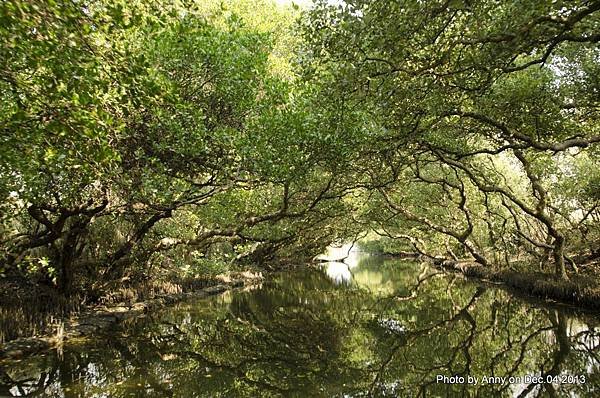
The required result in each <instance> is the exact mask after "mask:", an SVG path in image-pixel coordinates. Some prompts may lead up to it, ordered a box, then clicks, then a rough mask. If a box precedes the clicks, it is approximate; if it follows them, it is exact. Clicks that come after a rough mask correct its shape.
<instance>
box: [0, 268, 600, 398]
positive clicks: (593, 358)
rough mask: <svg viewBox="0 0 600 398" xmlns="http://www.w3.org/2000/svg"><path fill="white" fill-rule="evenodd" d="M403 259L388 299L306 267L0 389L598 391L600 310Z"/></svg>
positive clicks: (81, 351)
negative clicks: (560, 305) (551, 304)
mask: <svg viewBox="0 0 600 398" xmlns="http://www.w3.org/2000/svg"><path fill="white" fill-rule="evenodd" d="M397 270H398V271H400V272H402V275H401V276H394V275H393V273H394V268H393V267H388V268H387V269H386V271H385V272H387V273H388V274H387V275H386V276H385V278H383V277H382V280H383V279H389V280H393V281H399V280H400V281H402V282H401V283H400V284H401V286H397V289H396V291H395V292H394V294H389V295H386V296H378V295H376V294H374V293H373V291H372V290H371V289H369V288H368V287H364V286H363V287H361V286H360V285H353V286H336V285H335V284H334V283H333V282H331V281H330V280H328V279H327V278H326V277H324V275H323V274H321V273H318V272H307V273H306V274H302V275H293V276H289V275H281V276H279V277H278V278H277V279H276V280H275V281H273V282H271V283H268V284H266V285H265V286H264V287H263V289H260V290H256V291H251V292H245V293H239V294H233V295H232V296H231V297H230V299H228V300H227V301H221V302H219V300H218V299H215V300H213V301H210V302H202V303H201V304H195V305H189V306H187V307H186V306H182V307H180V308H178V309H176V310H172V311H167V312H165V313H164V314H161V315H159V316H157V318H156V319H154V320H152V321H149V322H148V321H145V322H142V323H139V324H133V325H131V326H130V327H125V328H124V329H123V331H122V332H121V335H119V336H118V337H115V338H112V339H109V340H102V343H101V344H99V345H98V346H93V345H92V346H90V345H87V346H82V347H79V348H78V347H70V348H68V349H67V350H65V353H64V357H63V359H62V360H59V359H58V358H57V357H53V356H49V357H46V358H37V359H35V360H33V359H32V360H31V361H34V362H35V364H33V363H32V362H30V364H29V365H27V364H25V365H21V369H23V368H27V369H29V373H27V372H25V373H23V372H21V373H18V372H16V371H15V369H17V368H19V367H12V368H11V367H6V368H5V371H6V372H5V374H6V376H7V377H9V378H10V379H11V380H8V381H7V379H6V378H5V377H0V380H4V381H2V383H3V386H2V388H3V390H0V395H1V394H5V395H9V394H8V393H7V392H10V394H13V395H23V394H24V393H26V392H29V394H35V392H36V391H38V393H39V391H45V394H46V395H48V396H57V397H58V396H65V397H69V396H73V397H75V396H77V397H79V396H93V395H94V394H96V393H97V394H100V393H108V394H109V395H110V396H116V397H118V396H131V395H130V394H132V393H133V394H137V395H138V396H146V395H151V396H211V397H212V396H217V397H218V396H327V397H329V396H342V395H343V394H347V395H349V396H515V395H516V396H519V395H520V396H549V397H552V396H567V395H578V396H582V397H592V396H595V390H597V389H598V387H600V380H599V374H600V372H599V368H600V361H599V353H598V350H599V349H600V348H599V346H600V335H599V332H598V331H597V328H596V326H597V325H596V324H595V320H593V319H588V320H586V318H581V317H579V318H577V317H574V316H572V314H569V313H568V312H565V311H563V310H558V309H548V308H540V307H535V306H531V305H527V304H524V303H523V302H522V301H520V300H518V299H516V298H514V297H513V296H511V295H509V294H507V293H505V292H503V291H501V290H496V289H486V288H482V287H477V286H474V285H472V284H469V283H465V282H464V281H462V280H453V279H452V278H448V277H447V276H438V275H433V274H431V273H429V272H422V271H423V269H420V268H418V267H412V268H407V267H406V266H403V267H399V268H397ZM356 271H357V270H354V272H355V273H356ZM394 283H396V282H394ZM413 292H417V294H413ZM586 322H588V323H589V324H588V323H586ZM36 361H37V362H36ZM32 369H36V371H32ZM438 374H440V375H447V376H451V375H462V376H465V377H467V376H469V375H471V376H476V377H478V378H481V377H482V376H484V375H485V376H506V377H509V376H524V375H542V376H545V375H560V374H563V375H564V374H570V375H581V374H585V375H586V378H587V380H586V383H585V384H560V385H559V384H541V385H537V384H520V385H515V384H509V383H504V384H499V385H492V384H488V385H483V384H481V383H479V384H478V385H476V386H474V385H466V384H439V383H436V376H437V375H438ZM0 376H2V374H1V373H0ZM11 383H12V384H11ZM18 383H21V389H20V390H19V388H18V387H17V384H18ZM67 388H68V390H67Z"/></svg>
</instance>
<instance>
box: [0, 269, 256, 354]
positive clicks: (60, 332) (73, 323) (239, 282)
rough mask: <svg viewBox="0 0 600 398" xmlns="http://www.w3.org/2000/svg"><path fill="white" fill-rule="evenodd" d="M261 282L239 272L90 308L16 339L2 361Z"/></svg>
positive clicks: (0, 347)
mask: <svg viewBox="0 0 600 398" xmlns="http://www.w3.org/2000/svg"><path fill="white" fill-rule="evenodd" d="M262 280H263V277H262V274H253V273H251V272H236V273H232V274H229V275H222V276H219V277H218V278H215V281H218V283H217V284H215V285H212V286H205V287H203V288H200V289H197V290H192V291H187V292H176V293H170V294H158V295H155V296H154V297H152V298H149V299H147V300H142V301H136V302H120V303H116V304H113V305H95V306H90V307H87V308H84V309H83V310H81V311H79V312H77V313H76V314H74V315H73V316H71V317H70V318H69V319H65V320H63V322H60V323H59V324H58V326H57V328H56V330H55V331H54V332H53V333H47V334H42V335H39V336H33V337H23V338H17V339H14V340H10V341H7V342H5V343H3V344H0V361H3V360H6V359H21V358H23V357H26V356H29V355H33V354H36V353H39V352H41V351H45V350H48V349H51V348H55V347H60V346H61V345H62V344H63V343H64V342H66V341H68V340H71V339H74V338H81V337H85V336H89V335H92V334H95V333H98V332H102V331H105V330H108V329H110V328H111V327H112V326H114V325H115V324H117V323H119V322H122V321H124V320H126V319H131V318H135V317H138V316H140V315H142V314H146V313H148V312H151V311H154V310H156V309H159V308H162V307H164V306H166V305H170V304H174V303H177V302H179V301H183V300H187V299H191V298H203V297H208V296H212V295H216V294H220V293H223V292H225V291H227V290H230V289H234V288H240V287H243V286H249V285H252V284H256V283H260V282H261V281H262Z"/></svg>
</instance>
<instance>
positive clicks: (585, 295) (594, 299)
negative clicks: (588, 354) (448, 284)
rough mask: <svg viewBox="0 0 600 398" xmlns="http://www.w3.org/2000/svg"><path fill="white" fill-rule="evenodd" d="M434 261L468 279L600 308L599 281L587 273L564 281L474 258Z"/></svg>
mask: <svg viewBox="0 0 600 398" xmlns="http://www.w3.org/2000/svg"><path fill="white" fill-rule="evenodd" d="M433 264H434V265H435V266H436V267H438V268H440V269H443V270H446V271H451V272H456V273H459V274H462V275H464V276H466V277H468V278H474V279H479V280H482V281H486V282H493V283H496V284H501V285H504V286H506V287H507V288H509V289H511V290H514V291H516V292H518V293H519V294H525V295H529V296H532V297H534V298H538V299H542V300H546V301H553V302H559V303H563V304H568V305H574V306H577V307H579V308H582V309H587V310H592V311H600V284H599V283H598V281H597V280H596V279H595V278H592V277H590V276H587V275H570V279H568V280H561V279H557V278H556V277H555V276H554V275H552V274H546V273H541V272H517V271H512V270H494V269H490V268H488V267H484V266H482V265H480V264H477V263H475V262H472V261H449V260H444V261H434V262H433Z"/></svg>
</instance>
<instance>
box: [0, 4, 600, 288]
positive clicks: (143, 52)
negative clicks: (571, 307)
mask: <svg viewBox="0 0 600 398" xmlns="http://www.w3.org/2000/svg"><path fill="white" fill-rule="evenodd" d="M599 9H600V2H598V1H588V2H583V3H572V2H561V1H555V2H549V1H522V2H511V3H506V4H504V3H503V4H498V3H496V2H491V1H485V2H477V3H476V4H472V2H468V1H441V0H440V1H428V2H403V1H401V2H382V1H374V0H359V1H347V2H345V3H341V5H340V4H338V3H336V4H331V3H329V2H321V3H318V4H316V5H315V6H314V8H312V9H311V10H310V11H307V12H305V13H303V14H301V13H300V12H299V11H298V10H297V9H294V8H289V9H287V8H280V7H277V6H275V5H274V4H271V3H269V2H268V1H267V0H244V1H236V2H194V1H187V2H182V3H179V2H169V1H167V0H165V1H161V2H151V4H150V5H149V4H147V3H146V2H141V1H133V2H131V1H130V2H125V1H103V0H93V1H84V2H52V1H20V0H11V1H8V2H2V4H0V20H1V22H2V23H1V24H0V41H1V44H2V45H1V46H0V130H1V131H2V134H1V135H0V154H1V157H0V198H1V201H0V234H1V236H0V242H1V252H0V256H1V257H0V261H1V262H0V272H1V273H2V274H3V275H8V276H10V275H20V276H26V277H27V278H31V279H34V280H36V281H38V282H42V283H46V284H49V285H52V286H56V287H57V288H59V289H60V290H62V291H63V292H66V293H68V292H71V291H72V290H73V289H75V288H81V287H85V286H87V285H89V284H91V283H94V284H95V285H101V284H102V283H104V282H106V281H110V280H115V279H119V278H122V277H124V276H129V277H133V276H135V277H140V278H143V277H147V276H152V275H157V274H159V273H165V272H176V273H182V272H187V273H191V274H198V273H203V272H208V271H210V270H211V269H212V268H211V264H215V263H228V264H232V263H234V262H241V261H252V262H263V263H265V262H267V261H269V260H271V259H274V258H279V259H281V258H296V259H298V258H310V257H312V256H314V255H315V254H318V253H319V252H321V251H322V250H323V249H324V248H325V247H326V246H327V245H329V244H330V243H332V242H336V241H343V240H348V239H355V238H356V237H357V236H358V235H359V234H360V233H361V232H362V231H368V230H373V231H375V232H376V233H378V234H380V235H384V236H386V237H387V238H388V239H391V240H392V241H394V242H399V246H401V247H402V246H406V245H404V242H406V243H408V244H409V246H410V247H412V249H414V250H416V251H418V252H419V253H421V254H423V255H426V256H430V257H434V258H438V259H439V258H454V259H458V258H462V257H469V258H472V259H474V260H475V261H477V262H479V263H481V264H483V265H486V266H490V267H492V266H495V267H500V266H507V267H514V266H517V265H519V266H521V267H525V268H527V269H532V268H535V269H537V267H542V268H544V267H546V266H547V265H548V264H554V272H555V273H556V274H557V275H558V276H560V277H563V278H564V277H567V270H568V267H569V266H570V267H571V269H572V270H573V271H576V270H577V269H578V265H579V266H580V265H581V264H587V263H589V262H590V261H595V260H597V258H598V257H599V256H600V245H599V244H600V229H599V223H600V210H599V204H600V172H599V171H598V170H600V168H599V167H598V166H599V165H598V156H597V155H598V142H600V132H599V131H598V129H599V128H600V127H599V126H600V125H599V124H598V112H599V108H598V104H599V102H598V101H599V99H600V97H599V93H600V91H599V90H600V81H599V80H598V76H600V67H599V65H600V63H599V61H600V52H599V49H598V46H597V44H598V41H599V40H600V36H599V35H598V33H597V32H598V31H599V28H600V18H599V15H600V14H598V10H599ZM297 17H301V18H300V19H301V23H299V24H296V23H295V22H294V21H295V20H296V19H297Z"/></svg>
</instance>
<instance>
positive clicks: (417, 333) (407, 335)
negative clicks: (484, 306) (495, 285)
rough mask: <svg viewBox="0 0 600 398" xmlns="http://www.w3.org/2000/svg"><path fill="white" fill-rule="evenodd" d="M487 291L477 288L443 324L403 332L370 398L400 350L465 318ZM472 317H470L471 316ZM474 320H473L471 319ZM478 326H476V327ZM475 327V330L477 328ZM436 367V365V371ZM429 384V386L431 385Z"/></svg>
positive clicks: (373, 386)
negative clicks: (461, 306)
mask: <svg viewBox="0 0 600 398" xmlns="http://www.w3.org/2000/svg"><path fill="white" fill-rule="evenodd" d="M484 291H485V290H484V289H483V288H477V291H476V292H475V294H474V295H473V297H471V300H469V302H468V303H467V304H466V305H465V306H464V307H463V308H461V309H460V310H459V311H458V312H457V313H456V314H454V315H453V316H452V317H451V318H449V319H445V320H442V321H441V322H438V323H436V324H434V325H432V326H430V327H427V328H423V329H418V330H413V331H408V332H403V333H402V336H403V337H404V338H403V339H400V340H399V341H398V342H397V343H396V344H395V345H394V346H393V347H392V349H391V350H390V353H389V355H388V357H387V358H386V359H385V360H384V361H383V362H382V363H381V366H380V367H379V370H378V371H377V373H376V374H375V377H374V379H373V381H372V382H371V386H370V388H369V396H373V394H374V392H375V388H376V386H377V384H378V383H379V381H380V380H381V377H382V376H383V373H384V371H385V369H386V367H387V366H388V365H389V364H390V363H391V361H392V360H393V358H394V357H395V355H396V354H397V352H398V351H399V350H400V348H402V347H405V346H408V345H409V344H410V342H411V340H414V339H416V338H418V337H421V336H425V335H429V334H431V332H433V331H434V330H436V329H439V328H441V327H443V326H445V325H447V324H449V323H453V322H455V321H456V320H458V319H461V318H464V317H465V314H466V313H468V311H469V310H470V309H471V308H472V307H473V306H474V305H475V303H476V302H477V300H478V299H479V298H480V297H481V296H482V294H483V292H484ZM469 316H470V315H469ZM471 319H472V318H471ZM474 322H475V321H474V320H473V324H472V325H474ZM475 326H476V325H475ZM475 326H473V328H474V327H475ZM449 365H450V363H448V364H445V365H442V366H439V365H438V367H437V368H441V367H444V366H445V367H448V366H449ZM435 368H436V366H435V365H434V368H433V369H435ZM434 382H435V380H433V381H431V383H434ZM431 383H429V384H431Z"/></svg>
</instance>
